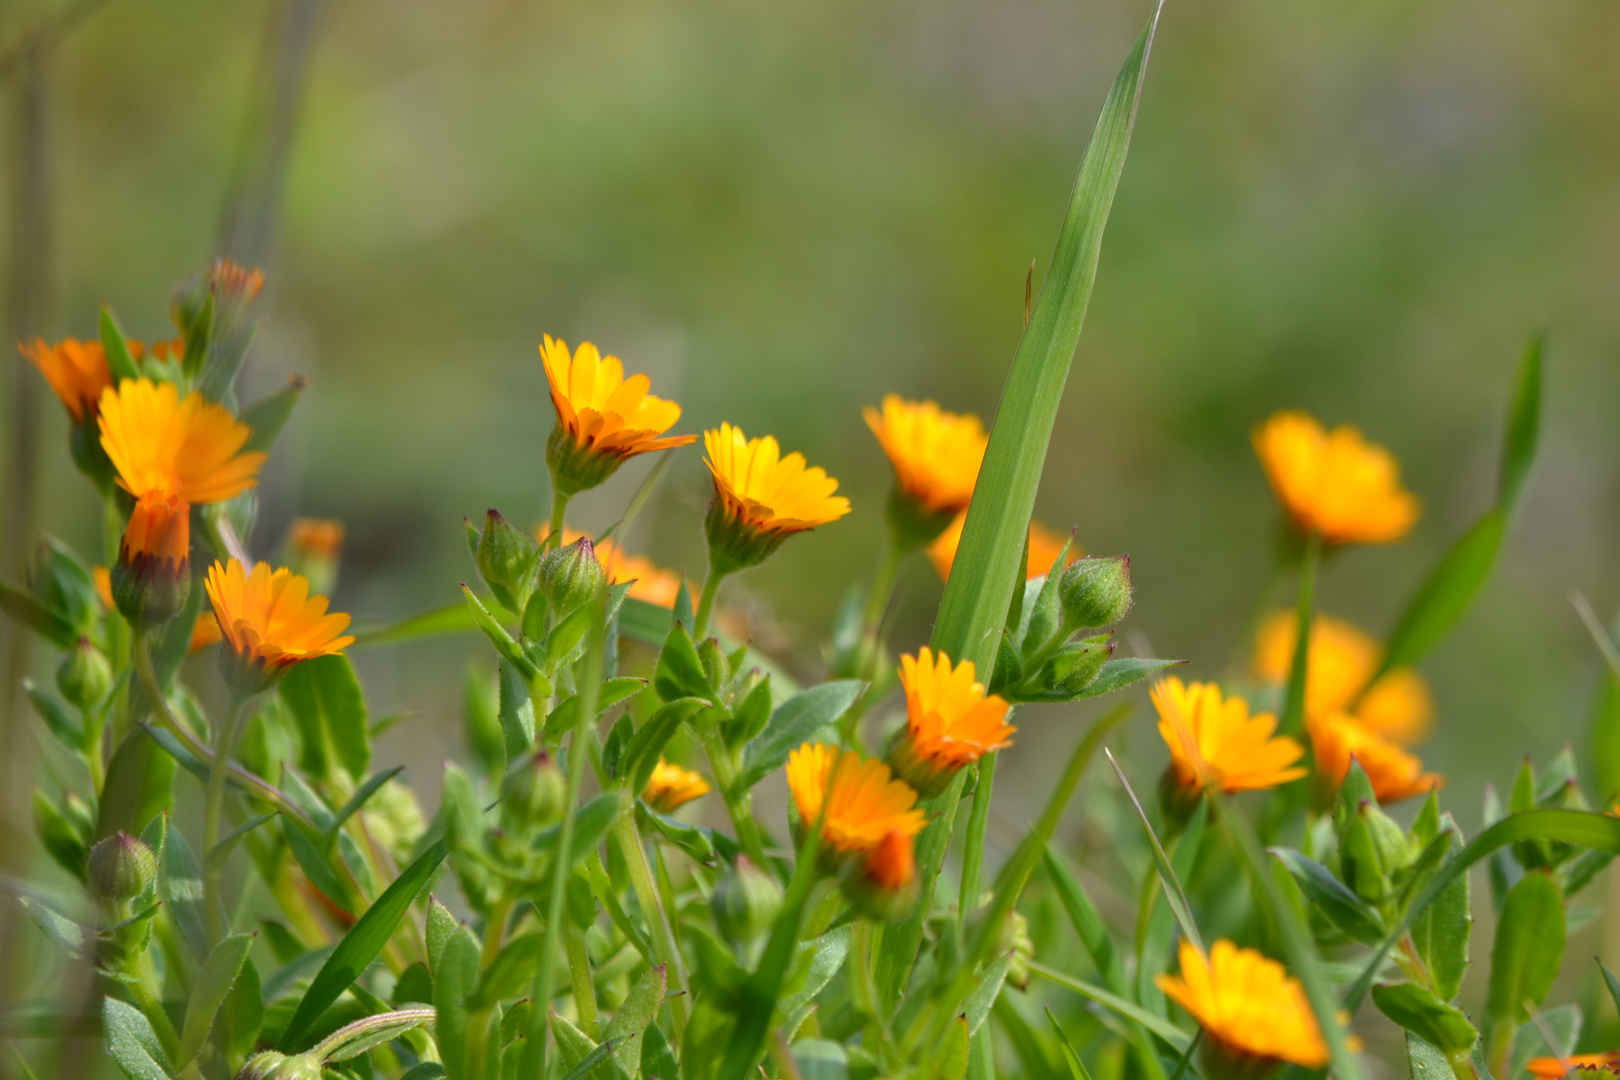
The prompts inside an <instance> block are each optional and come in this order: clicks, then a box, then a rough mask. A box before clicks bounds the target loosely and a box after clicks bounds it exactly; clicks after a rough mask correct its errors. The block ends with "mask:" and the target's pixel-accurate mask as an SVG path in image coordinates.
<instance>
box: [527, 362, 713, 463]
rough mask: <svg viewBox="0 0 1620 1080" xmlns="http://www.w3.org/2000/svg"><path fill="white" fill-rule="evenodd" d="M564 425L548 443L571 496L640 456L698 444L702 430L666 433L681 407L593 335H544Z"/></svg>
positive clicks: (548, 453)
mask: <svg viewBox="0 0 1620 1080" xmlns="http://www.w3.org/2000/svg"><path fill="white" fill-rule="evenodd" d="M540 359H541V362H542V363H543V364H544V365H545V369H546V382H548V383H549V384H550V385H551V404H552V405H553V406H554V407H555V408H556V410H557V426H556V428H555V429H554V430H553V431H552V434H551V439H550V441H549V442H548V443H547V444H546V463H547V464H548V465H549V466H550V467H551V475H552V480H553V482H554V483H555V484H556V485H557V489H558V490H559V491H561V492H562V493H564V494H566V495H573V494H575V493H577V492H581V491H584V490H586V489H588V488H593V487H595V486H596V485H598V484H600V483H601V482H602V481H604V480H606V479H607V478H608V477H609V476H612V475H613V473H614V471H615V470H617V469H618V467H619V466H620V465H622V464H624V462H625V461H626V460H628V459H630V458H632V457H634V456H635V455H637V454H645V453H648V452H650V451H654V450H667V449H669V448H670V447H673V446H685V445H686V444H687V443H690V442H695V441H696V440H697V436H696V435H672V436H669V437H667V438H659V436H660V435H663V433H664V432H666V431H668V430H669V429H670V428H671V427H673V426H675V422H676V421H677V420H679V419H680V418H681V407H680V406H679V405H677V404H675V403H674V402H673V401H665V400H663V399H662V398H658V397H654V396H653V395H651V394H649V393H648V392H647V388H648V386H649V385H650V383H649V382H648V380H647V376H645V375H632V376H630V377H629V378H628V379H627V378H625V377H624V365H623V364H622V363H621V362H620V361H619V358H618V357H616V356H603V355H602V354H601V353H600V352H598V351H597V348H596V346H595V345H592V344H591V343H590V342H588V341H586V342H583V343H581V344H580V346H579V348H577V349H575V350H574V352H573V355H572V356H570V355H569V352H568V344H567V342H564V341H558V340H555V339H553V338H552V336H551V335H550V334H547V335H546V336H545V341H544V342H542V343H541V345H540Z"/></svg>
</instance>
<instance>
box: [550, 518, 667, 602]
mask: <svg viewBox="0 0 1620 1080" xmlns="http://www.w3.org/2000/svg"><path fill="white" fill-rule="evenodd" d="M537 535H538V537H539V539H540V542H541V544H544V543H545V540H546V537H547V536H549V535H551V526H549V525H546V524H544V523H542V524H541V525H540V528H539V530H538V531H537ZM584 535H585V534H584V533H582V532H576V531H574V530H573V529H569V528H564V529H563V534H562V546H563V547H567V546H568V545H569V544H572V543H574V542H575V541H577V540H578V539H579V538H580V537H582V536H584ZM596 559H597V561H598V562H600V563H601V564H602V569H603V570H605V571H607V577H608V581H609V582H610V583H612V584H614V585H623V584H624V583H625V582H627V581H628V582H630V583H631V584H630V593H629V595H630V596H633V597H635V598H636V599H637V600H643V601H646V602H647V603H649V604H656V605H657V606H659V607H662V608H672V607H674V606H675V598H676V597H677V596H679V595H680V591H681V575H679V574H677V573H676V572H675V571H673V570H665V569H664V568H663V567H661V566H657V565H655V564H654V563H653V561H652V560H651V559H648V558H646V557H645V556H642V555H631V554H628V553H627V552H625V551H624V550H623V549H621V548H620V547H619V546H618V545H617V544H615V543H614V542H613V540H612V539H611V538H609V539H606V540H602V541H599V542H598V543H597V544H596Z"/></svg>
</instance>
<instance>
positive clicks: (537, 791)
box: [501, 750, 568, 829]
mask: <svg viewBox="0 0 1620 1080" xmlns="http://www.w3.org/2000/svg"><path fill="white" fill-rule="evenodd" d="M567 801H568V778H567V777H565V776H563V772H562V770H561V769H559V768H557V763H556V762H555V761H553V760H552V759H551V755H550V754H548V753H546V752H545V751H544V750H542V751H540V752H539V753H537V754H535V755H534V756H532V757H529V758H525V759H522V760H519V761H518V762H517V764H515V765H513V766H512V768H510V769H508V770H507V771H506V777H505V778H504V779H503V780H502V781H501V819H502V820H503V821H504V822H506V824H507V825H508V827H510V828H514V829H520V828H523V827H529V828H544V827H545V826H547V825H550V824H552V823H554V822H555V821H557V819H559V818H561V817H562V814H563V807H564V806H565V805H566V803H567Z"/></svg>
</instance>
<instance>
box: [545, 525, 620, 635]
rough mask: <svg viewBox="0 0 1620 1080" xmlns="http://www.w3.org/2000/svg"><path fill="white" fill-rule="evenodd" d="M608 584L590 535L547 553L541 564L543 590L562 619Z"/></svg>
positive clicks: (558, 616) (553, 609)
mask: <svg viewBox="0 0 1620 1080" xmlns="http://www.w3.org/2000/svg"><path fill="white" fill-rule="evenodd" d="M606 584H607V574H606V573H605V572H604V571H603V570H602V564H601V563H600V562H597V560H596V549H595V547H593V546H592V545H591V540H590V537H588V536H582V537H580V538H579V539H578V540H575V541H574V542H573V543H572V544H569V545H567V546H566V547H559V548H556V549H554V550H552V551H549V552H547V553H546V557H545V559H544V560H542V562H541V563H540V588H541V589H542V590H543V591H544V592H545V594H546V599H547V600H549V601H551V609H552V611H554V612H555V613H556V615H557V618H559V619H563V618H567V617H568V615H569V614H570V613H572V612H573V611H574V610H575V609H576V608H578V607H579V606H580V605H581V604H584V603H587V602H588V601H590V600H592V599H594V598H595V597H596V594H597V593H598V592H600V591H601V590H602V588H603V586H604V585H606Z"/></svg>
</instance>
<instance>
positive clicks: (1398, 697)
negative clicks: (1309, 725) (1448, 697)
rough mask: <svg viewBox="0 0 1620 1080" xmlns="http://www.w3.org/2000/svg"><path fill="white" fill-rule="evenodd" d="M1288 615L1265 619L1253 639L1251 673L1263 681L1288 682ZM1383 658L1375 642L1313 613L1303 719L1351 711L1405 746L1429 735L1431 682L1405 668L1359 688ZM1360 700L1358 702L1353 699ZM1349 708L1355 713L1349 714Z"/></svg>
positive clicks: (1291, 618) (1291, 636) (1293, 622)
mask: <svg viewBox="0 0 1620 1080" xmlns="http://www.w3.org/2000/svg"><path fill="white" fill-rule="evenodd" d="M1297 625H1298V619H1297V617H1296V616H1295V614H1294V613H1293V612H1292V611H1279V612H1276V613H1274V614H1272V615H1271V616H1269V617H1268V618H1267V619H1266V620H1265V622H1264V623H1262V624H1261V626H1260V632H1259V634H1258V635H1257V636H1256V642H1255V654H1254V669H1255V674H1256V675H1257V676H1258V677H1259V678H1260V679H1261V680H1262V681H1264V682H1270V683H1277V684H1282V683H1286V682H1287V681H1288V671H1289V667H1290V666H1291V665H1292V663H1293V659H1294V642H1295V638H1296V633H1297V632H1296V630H1295V627H1296V626H1297ZM1381 655H1382V651H1381V650H1380V648H1379V646H1378V643H1377V642H1376V641H1374V640H1373V639H1372V638H1371V637H1370V636H1368V635H1367V634H1365V633H1363V632H1362V631H1361V630H1359V629H1357V628H1356V627H1355V626H1352V625H1351V624H1350V623H1347V622H1345V621H1344V620H1342V619H1335V618H1333V617H1331V616H1328V615H1317V616H1316V618H1315V619H1313V620H1312V621H1311V644H1310V663H1309V667H1308V669H1307V673H1306V678H1305V716H1306V718H1307V719H1313V718H1316V717H1321V716H1327V715H1328V714H1330V713H1336V712H1351V713H1352V715H1353V716H1354V718H1355V719H1356V720H1357V721H1359V722H1360V723H1362V724H1365V725H1366V726H1367V727H1369V728H1371V729H1372V730H1374V731H1376V732H1378V733H1379V734H1381V735H1383V736H1384V737H1385V738H1388V739H1392V740H1394V741H1395V742H1397V743H1401V744H1403V745H1409V744H1411V743H1414V742H1417V741H1419V740H1421V739H1422V738H1423V736H1424V735H1425V734H1427V732H1428V728H1429V721H1430V718H1431V717H1432V716H1433V715H1434V702H1433V699H1432V698H1431V697H1430V696H1429V684H1428V683H1427V682H1425V681H1424V678H1423V676H1421V675H1419V674H1418V673H1417V672H1416V671H1414V670H1413V669H1412V668H1409V667H1401V668H1396V669H1395V670H1393V671H1391V672H1388V673H1387V674H1385V675H1384V676H1383V677H1382V678H1380V679H1379V680H1378V682H1376V683H1375V684H1373V686H1371V687H1370V688H1369V689H1368V690H1367V692H1366V693H1365V694H1361V690H1362V687H1364V686H1366V684H1367V680H1368V679H1369V678H1371V677H1372V674H1373V672H1375V671H1376V670H1377V669H1378V661H1379V658H1380V657H1381ZM1358 694H1360V695H1361V701H1360V703H1359V704H1357V703H1356V697H1357V695H1358ZM1352 706H1354V710H1353V712H1352V708H1351V707H1352Z"/></svg>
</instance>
